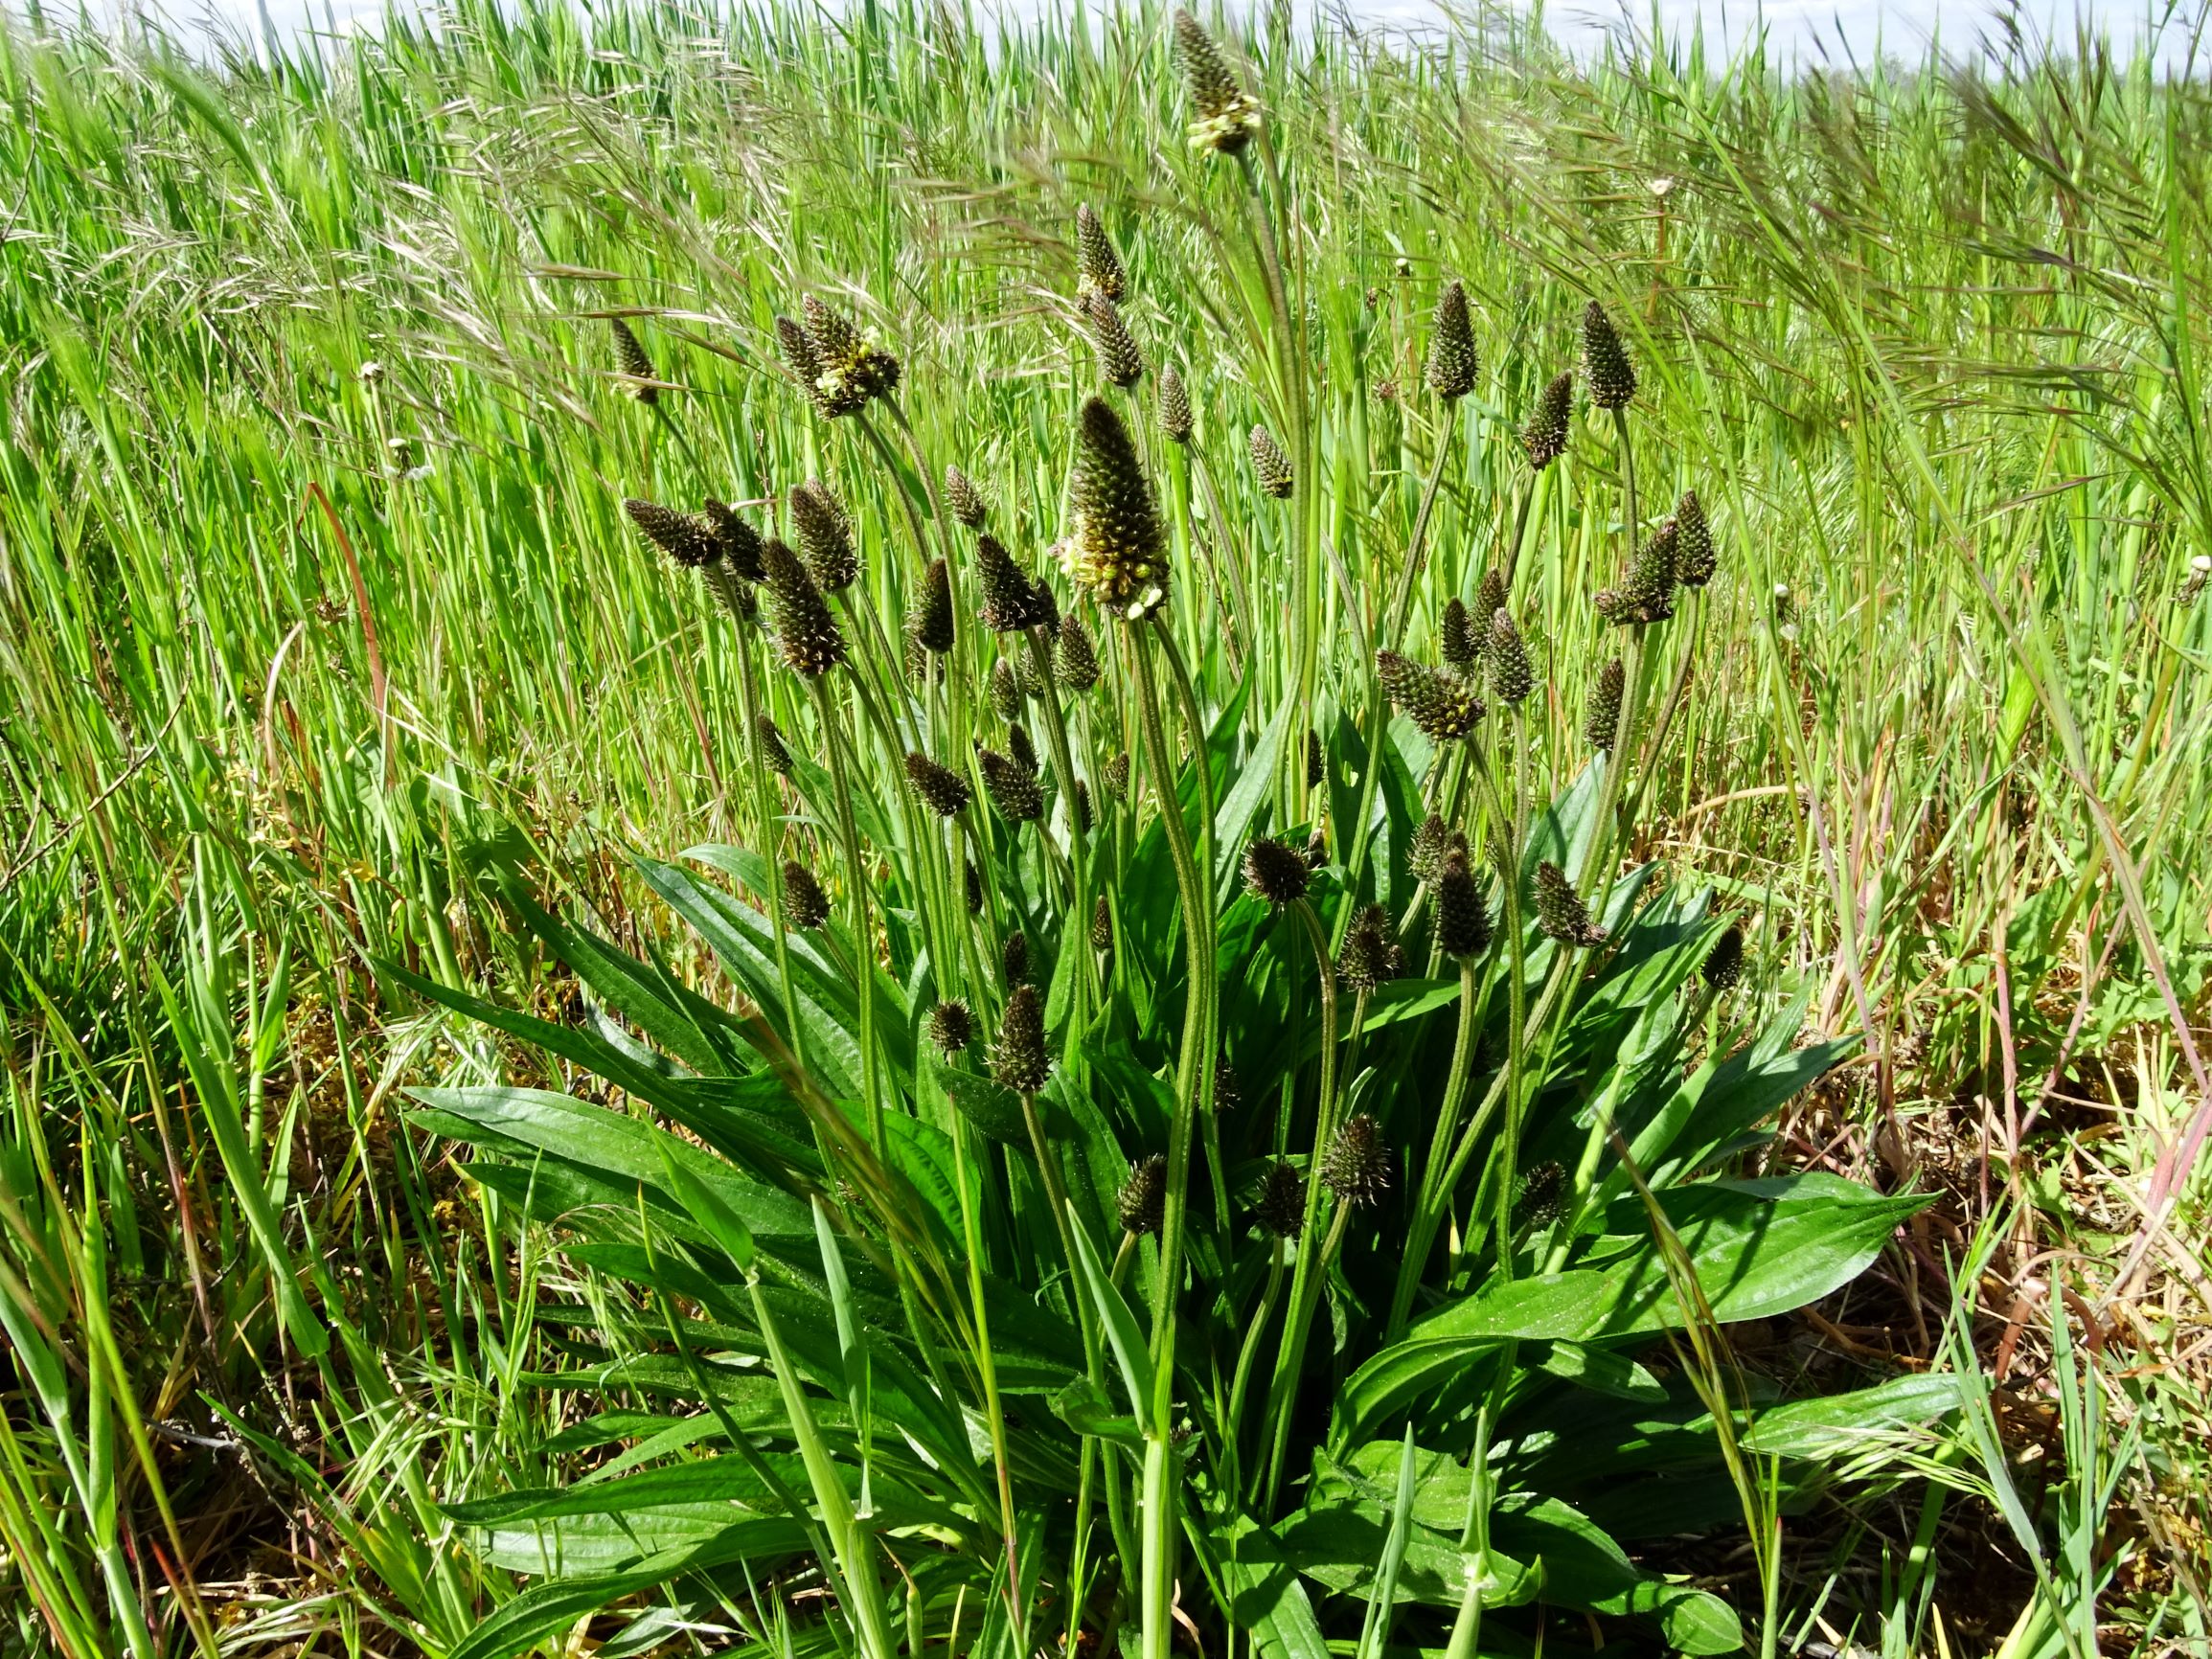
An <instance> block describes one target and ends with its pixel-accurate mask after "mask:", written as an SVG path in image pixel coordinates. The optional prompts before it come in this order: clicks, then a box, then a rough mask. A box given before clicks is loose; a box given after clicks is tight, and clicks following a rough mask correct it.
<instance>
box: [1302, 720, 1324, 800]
mask: <svg viewBox="0 0 2212 1659" xmlns="http://www.w3.org/2000/svg"><path fill="white" fill-rule="evenodd" d="M1328 777H1329V757H1328V755H1327V753H1326V752H1325V751H1324V750H1323V749H1322V747H1321V734H1320V733H1319V732H1316V731H1315V730H1314V729H1313V728H1312V727H1311V726H1308V727H1307V728H1306V787H1307V788H1309V789H1318V788H1320V787H1321V785H1322V784H1323V783H1324V782H1326V781H1327V779H1328Z"/></svg>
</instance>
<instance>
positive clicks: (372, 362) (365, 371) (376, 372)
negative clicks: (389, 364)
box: [353, 357, 384, 386]
mask: <svg viewBox="0 0 2212 1659" xmlns="http://www.w3.org/2000/svg"><path fill="white" fill-rule="evenodd" d="M383 377H384V365H383V364H381V363H379V362H377V361H376V358H374V357H371V358H370V359H369V360H368V361H367V362H366V363H363V364H362V365H361V366H360V367H359V368H358V369H356V370H354V371H353V378H354V379H356V380H358V381H360V382H361V384H362V385H364V386H374V385H375V384H376V382H377V381H379V380H381V379H382V378H383Z"/></svg>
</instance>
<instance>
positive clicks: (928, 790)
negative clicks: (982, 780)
mask: <svg viewBox="0 0 2212 1659" xmlns="http://www.w3.org/2000/svg"><path fill="white" fill-rule="evenodd" d="M906 781H907V782H908V783H909V784H913V785H914V793H915V795H916V796H917V797H919V798H920V800H921V802H922V804H923V805H924V807H928V808H929V809H930V811H932V812H934V813H936V814H937V815H938V816H939V817H940V818H957V817H958V816H959V815H960V814H961V813H962V812H963V811H964V810H966V808H967V807H968V803H969V801H970V800H971V799H972V798H973V795H972V792H971V791H970V790H969V787H968V780H967V779H965V778H963V777H962V776H961V775H960V774H959V773H958V772H955V771H954V770H953V769H952V768H951V767H949V766H941V765H939V764H938V763H937V762H936V761H932V760H931V759H930V758H929V757H928V756H927V755H921V754H912V755H908V756H907V757H906Z"/></svg>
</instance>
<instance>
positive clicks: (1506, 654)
mask: <svg viewBox="0 0 2212 1659" xmlns="http://www.w3.org/2000/svg"><path fill="white" fill-rule="evenodd" d="M1489 656H1490V690H1491V694H1492V695H1493V696H1494V697H1496V698H1497V700H1498V701H1499V702H1501V703H1503V704H1505V706H1506V707H1507V708H1509V709H1513V708H1518V707H1519V706H1520V705H1521V704H1522V703H1523V702H1524V701H1526V700H1527V697H1528V694H1529V693H1530V692H1532V691H1534V690H1535V689H1536V670H1534V669H1532V668H1531V667H1530V666H1529V660H1528V645H1527V642H1525V641H1524V640H1522V638H1521V637H1520V629H1519V628H1517V627H1516V626H1514V623H1513V612H1511V611H1509V610H1507V609H1506V608H1505V606H1503V605H1499V606H1498V607H1497V609H1495V610H1494V611H1492V612H1491V613H1490V652H1489Z"/></svg>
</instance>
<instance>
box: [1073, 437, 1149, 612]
mask: <svg viewBox="0 0 2212 1659" xmlns="http://www.w3.org/2000/svg"><path fill="white" fill-rule="evenodd" d="M1071 494H1072V496H1073V499H1074V503H1075V511H1076V524H1075V527H1074V531H1073V534H1071V535H1070V536H1069V537H1068V540H1067V542H1066V543H1065V552H1064V555H1063V557H1064V558H1065V560H1066V564H1067V574H1068V577H1069V579H1070V580H1073V581H1074V582H1075V583H1076V584H1077V585H1078V586H1079V587H1081V588H1083V590H1084V591H1085V592H1087V593H1088V594H1090V596H1091V597H1092V598H1093V599H1094V600H1096V601H1097V602H1099V603H1100V604H1101V605H1103V606H1105V607H1106V609H1108V610H1110V611H1113V612H1115V613H1117V614H1118V615H1121V616H1123V617H1126V618H1128V619H1129V621H1131V622H1139V621H1142V620H1143V619H1144V618H1146V617H1149V616H1151V615H1152V614H1153V613H1154V612H1155V611H1157V610H1158V609H1159V608H1160V607H1161V606H1162V605H1164V604H1165V603H1167V601H1168V555H1167V536H1166V534H1165V533H1164V531H1163V529H1162V527H1161V524H1160V515H1159V510H1158V508H1157V507H1156V506H1155V505H1154V503H1153V500H1152V485H1151V483H1150V482H1149V481H1148V480H1147V479H1146V477H1145V474H1144V467H1143V466H1142V465H1141V464H1140V463H1139V462H1138V460H1137V449H1136V444H1135V443H1132V442H1131V441H1130V439H1129V428H1128V427H1127V426H1125V425H1123V424H1122V418H1121V417H1120V416H1119V415H1117V414H1115V413H1114V412H1113V410H1112V408H1111V407H1110V406H1109V405H1107V404H1106V402H1104V401H1103V400H1102V399H1100V398H1085V399H1084V400H1083V412H1082V414H1081V415H1080V416H1079V417H1078V420H1077V426H1076V456H1075V478H1074V488H1073V489H1072V491H1071Z"/></svg>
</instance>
